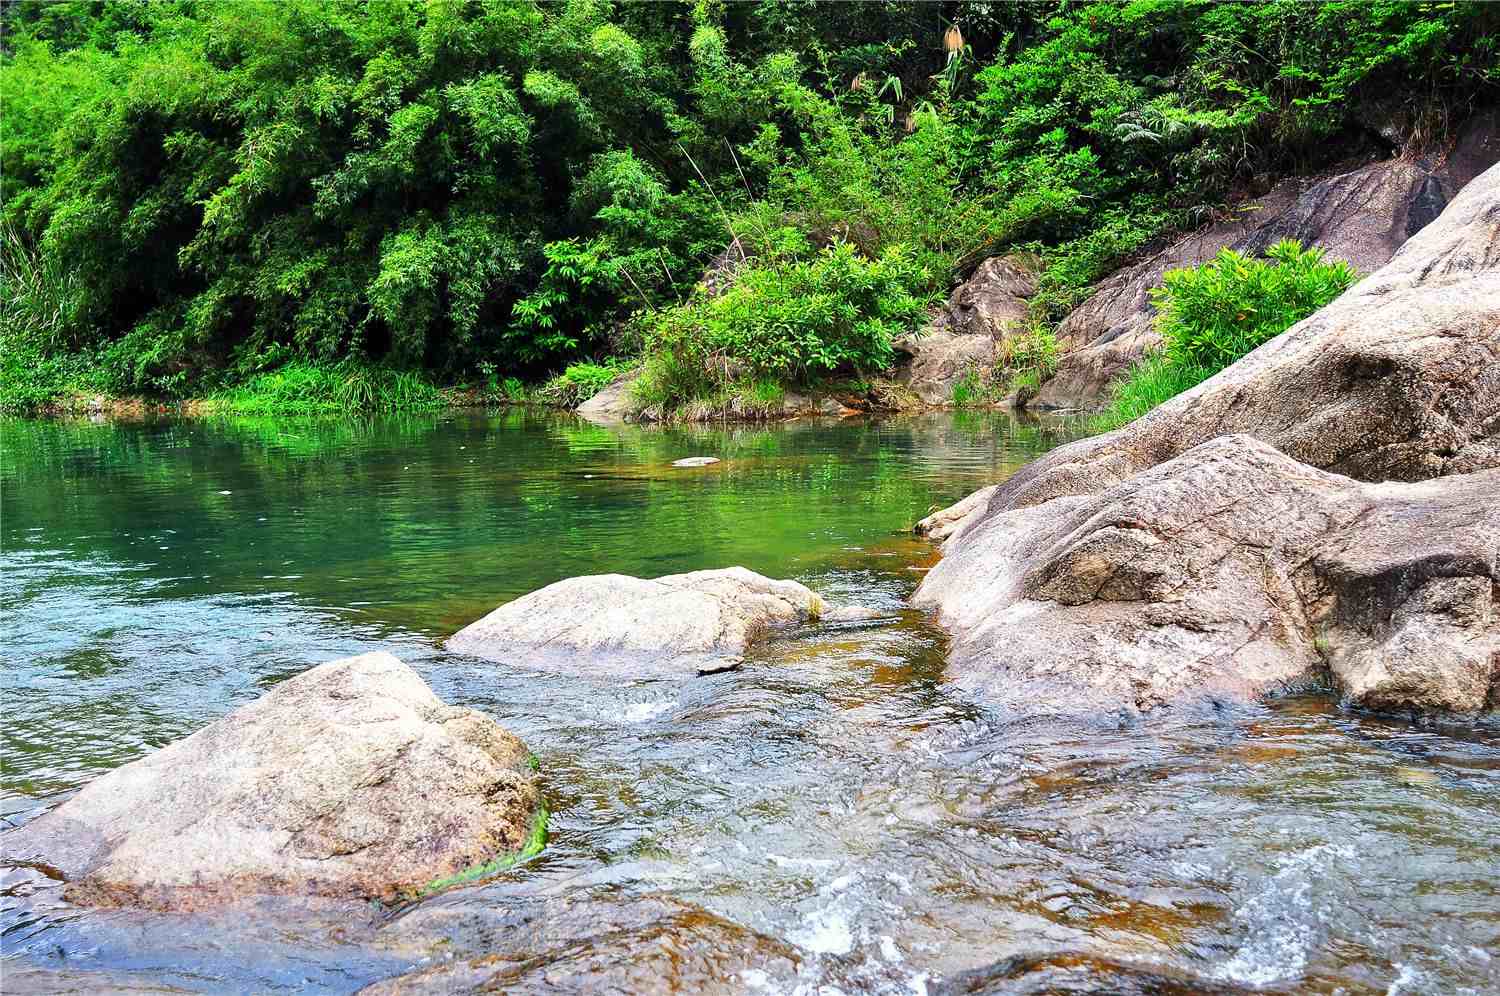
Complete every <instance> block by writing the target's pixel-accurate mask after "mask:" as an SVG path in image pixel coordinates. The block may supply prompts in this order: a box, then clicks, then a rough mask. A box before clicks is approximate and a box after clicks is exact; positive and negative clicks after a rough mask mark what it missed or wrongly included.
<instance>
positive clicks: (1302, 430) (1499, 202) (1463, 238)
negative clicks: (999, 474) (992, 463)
mask: <svg viewBox="0 0 1500 996" xmlns="http://www.w3.org/2000/svg"><path fill="white" fill-rule="evenodd" d="M1236 432H1242V433H1248V434H1250V435H1252V436H1255V437H1256V438H1258V439H1261V440H1263V441H1265V442H1267V443H1269V444H1271V445H1272V446H1274V447H1275V448H1276V449H1278V450H1280V451H1282V452H1283V453H1286V454H1287V455H1288V456H1291V457H1293V458H1295V459H1297V460H1300V461H1302V462H1303V463H1307V464H1311V465H1312V466H1314V467H1321V468H1324V469H1327V470H1332V471H1335V472H1337V473H1340V474H1346V475H1348V476H1350V477H1355V478H1359V479H1360V480H1372V481H1373V480H1391V479H1393V480H1404V481H1417V480H1424V479H1426V478H1430V477H1437V476H1440V475H1443V474H1454V473H1465V472H1469V471H1474V470H1481V469H1485V468H1489V467H1496V466H1500V166H1496V167H1492V168H1491V169H1490V170H1489V171H1488V172H1486V173H1485V174H1484V175H1483V176H1481V177H1479V178H1478V179H1476V180H1475V181H1474V182H1472V183H1471V184H1469V185H1468V186H1467V187H1465V188H1464V190H1463V192H1462V193H1461V194H1460V195H1459V196H1458V197H1457V198H1455V199H1454V201H1453V203H1452V204H1450V205H1449V206H1448V207H1447V208H1446V209H1445V210H1444V211H1443V214H1442V216H1441V217H1440V218H1439V219H1438V220H1437V221H1435V222H1433V223H1432V224H1430V225H1428V226H1427V227H1426V228H1424V229H1423V230H1422V231H1421V232H1419V233H1418V234H1417V235H1415V236H1413V237H1412V239H1411V240H1410V241H1409V242H1407V244H1406V245H1405V246H1403V247H1402V248H1401V250H1400V251H1399V252H1398V253H1397V254H1396V255H1395V257H1394V258H1393V259H1392V260H1391V261H1390V262H1389V263H1387V264H1386V265H1385V266H1384V267H1382V268H1381V269H1380V270H1378V271H1376V272H1375V273H1373V274H1371V275H1370V276H1369V277H1366V278H1365V279H1364V280H1362V281H1361V282H1360V283H1358V284H1356V285H1355V286H1354V287H1353V288H1351V289H1350V290H1348V291H1347V292H1345V293H1344V294H1343V296H1341V297H1340V298H1338V299H1337V300H1336V301H1334V302H1333V303H1332V304H1329V305H1328V306H1327V307H1325V308H1323V309H1321V310H1320V311H1318V312H1317V313H1316V314H1313V315H1312V316H1310V317H1308V318H1306V319H1304V320H1303V321H1301V322H1298V323H1297V324H1296V325H1294V326H1292V328H1290V329H1288V330H1287V331H1286V332H1285V333H1283V334H1282V335H1280V336H1278V337H1276V338H1275V339H1272V340H1271V341H1270V342H1267V343H1266V344H1265V345H1263V346H1261V347H1260V348H1259V349H1257V350H1255V351H1254V352H1252V353H1251V354H1250V355H1249V356H1246V357H1244V358H1243V359H1241V360H1240V361H1239V362H1238V363H1235V364H1233V365H1232V366H1230V367H1229V368H1227V369H1225V370H1223V371H1221V372H1220V373H1218V374H1217V375H1215V376H1214V377H1211V378H1209V379H1208V380H1207V381H1205V382H1203V383H1202V384H1200V385H1198V386H1197V387H1195V388H1193V389H1192V390H1190V391H1187V392H1185V393H1183V394H1181V395H1179V396H1178V397H1176V398H1173V399H1172V400H1170V401H1168V402H1166V403H1164V404H1162V405H1160V406H1159V407H1157V408H1156V409H1154V410H1152V411H1151V412H1149V413H1147V414H1146V415H1144V416H1142V417H1141V418H1139V419H1136V420H1135V421H1134V422H1131V423H1130V424H1129V425H1126V426H1124V427H1123V428H1120V429H1117V430H1115V431H1114V432H1111V433H1107V434H1105V435H1102V436H1097V437H1094V438H1092V439H1084V440H1079V441H1077V442H1074V443H1070V444H1068V445H1066V446H1062V447H1059V448H1058V449H1055V450H1053V451H1052V452H1050V453H1048V454H1047V455H1046V456H1044V457H1042V458H1041V459H1039V460H1036V461H1034V462H1032V463H1030V464H1028V465H1027V466H1026V467H1024V468H1023V469H1022V470H1020V471H1019V472H1018V473H1016V474H1015V475H1014V476H1012V477H1011V478H1009V479H1008V480H1006V481H1005V482H1004V483H1003V484H1001V485H1000V486H999V487H998V488H996V489H995V490H994V492H992V494H991V496H990V499H989V501H988V503H987V506H988V508H989V509H991V510H995V511H1001V510H1007V509H1011V508H1018V507H1020V506H1023V505H1034V504H1038V503H1040V502H1044V501H1048V500H1050V499H1052V498H1057V497H1060V496H1064V495H1077V494H1091V493H1094V492H1096V491H1099V490H1101V489H1103V488H1107V487H1109V486H1111V485H1113V484H1116V483H1118V482H1120V481H1124V480H1125V479H1127V478H1129V477H1131V476H1132V475H1134V474H1136V473H1138V472H1140V471H1142V470H1144V469H1146V468H1148V467H1151V466H1154V465H1155V464H1158V463H1160V462H1162V461H1164V460H1169V459H1171V458H1172V457H1174V456H1176V455H1178V454H1180V453H1183V452H1185V451H1186V450H1188V449H1190V448H1192V447H1194V446H1196V445H1198V444H1199V443H1202V442H1206V441H1207V440H1210V439H1213V438H1214V437H1216V436H1221V435H1224V434H1226V433H1236Z"/></svg>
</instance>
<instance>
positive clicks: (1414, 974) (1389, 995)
mask: <svg viewBox="0 0 1500 996" xmlns="http://www.w3.org/2000/svg"><path fill="white" fill-rule="evenodd" d="M1396 968H1397V969H1398V971H1397V972H1396V977H1395V978H1394V979H1392V980H1391V984H1390V986H1389V987H1388V988H1387V989H1386V991H1385V996H1397V994H1398V993H1403V992H1423V991H1424V990H1422V989H1418V988H1413V987H1415V986H1416V985H1417V984H1418V983H1419V982H1421V981H1422V973H1421V972H1419V971H1417V970H1416V969H1415V968H1412V967H1411V966H1410V965H1403V964H1402V963H1401V962H1399V961H1398V962H1396Z"/></svg>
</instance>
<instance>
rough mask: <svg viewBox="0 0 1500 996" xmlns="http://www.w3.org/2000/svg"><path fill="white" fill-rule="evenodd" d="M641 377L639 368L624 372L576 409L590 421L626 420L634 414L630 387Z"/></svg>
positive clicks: (604, 423)
mask: <svg viewBox="0 0 1500 996" xmlns="http://www.w3.org/2000/svg"><path fill="white" fill-rule="evenodd" d="M639 378H640V372H639V371H637V370H631V371H629V372H627V373H622V374H620V375H619V376H618V377H616V378H615V379H614V380H612V381H610V382H609V384H608V385H607V386H606V387H605V388H604V390H602V391H600V392H599V393H598V394H596V395H594V396H593V397H592V398H589V399H588V400H587V401H585V402H584V403H583V404H581V405H579V406H578V407H577V408H576V409H574V410H575V411H576V412H577V413H578V414H579V415H581V416H583V417H584V418H586V419H588V420H589V421H590V422H597V423H599V424H601V425H613V424H618V423H620V422H624V421H626V420H627V419H629V418H630V417H631V415H633V414H634V405H633V403H632V401H631V397H630V389H631V388H632V387H634V386H635V382H636V381H637V380H638V379H639Z"/></svg>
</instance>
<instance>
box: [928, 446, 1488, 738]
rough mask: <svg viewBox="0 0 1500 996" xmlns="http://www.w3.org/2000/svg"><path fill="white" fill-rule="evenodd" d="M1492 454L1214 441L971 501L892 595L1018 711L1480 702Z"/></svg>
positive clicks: (1483, 697) (974, 682)
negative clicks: (1469, 465) (1425, 469)
mask: <svg viewBox="0 0 1500 996" xmlns="http://www.w3.org/2000/svg"><path fill="white" fill-rule="evenodd" d="M1496 496H1500V470H1491V471H1486V472H1483V473H1477V474H1466V475H1459V476H1453V477H1445V478H1441V479H1439V480H1435V481H1428V482H1424V483H1419V484H1363V483H1360V482H1358V481H1355V480H1352V479H1350V478H1348V477H1342V476H1339V475H1336V474H1331V473H1327V472H1325V471H1321V470H1317V469H1315V468H1313V467H1309V466H1307V465H1305V464H1302V463H1299V462H1297V461H1296V460H1293V459H1291V458H1290V457H1287V456H1285V455H1283V454H1281V453H1278V452H1277V451H1276V450H1274V449H1272V448H1271V447H1270V446H1267V445H1266V444H1264V443H1262V442H1259V441H1257V440H1255V439H1252V438H1251V437H1249V436H1244V435H1233V436H1224V437H1221V438H1219V439H1215V440H1213V441H1211V442H1208V443H1204V444H1203V445H1200V446H1198V447H1195V448H1194V449H1191V450H1189V451H1188V452H1186V453H1183V454H1182V455H1180V456H1178V457H1175V458H1174V459H1171V460H1168V461H1166V462H1164V463H1161V464H1158V465H1156V466H1154V467H1151V468H1149V469H1146V470H1143V471H1141V472H1139V473H1137V474H1136V475H1135V476H1133V477H1131V478H1129V479H1127V480H1123V481H1120V482H1119V483H1117V484H1115V485H1114V486H1112V487H1108V488H1105V489H1103V490H1101V491H1100V492H1098V493H1097V494H1077V495H1064V496H1060V497H1055V498H1052V499H1051V500H1048V501H1046V502H1043V503H1040V504H1035V505H1026V506H1020V507H1015V508H1001V507H998V506H997V505H996V503H995V502H993V501H992V502H991V503H990V504H989V506H988V508H986V509H982V510H979V511H975V512H971V514H970V516H969V517H968V518H967V520H965V521H962V525H961V526H960V527H959V529H958V531H957V532H956V533H954V534H953V535H952V536H951V537H950V538H949V539H948V541H947V543H946V545H945V547H944V550H943V554H944V556H943V559H942V561H941V562H939V563H938V565H937V566H936V567H934V568H933V569H932V570H931V571H930V572H929V573H928V575H927V577H926V578H925V579H924V581H923V582H922V585H921V587H920V588H919V589H918V591H917V593H916V595H915V596H914V602H915V604H916V605H918V606H919V607H923V608H927V609H930V610H932V611H934V612H935V613H936V616H937V620H938V622H939V623H940V624H941V625H942V626H943V627H944V628H946V629H947V630H948V632H949V633H950V634H951V635H952V637H953V642H952V646H951V650H950V657H949V660H950V675H951V676H952V677H953V678H954V680H955V682H956V683H957V684H958V685H960V686H962V687H966V688H968V689H970V690H972V691H975V692H977V693H980V694H981V695H982V696H983V697H986V698H988V699H991V700H993V701H997V702H999V703H1000V704H1004V705H1009V706H1012V707H1015V708H1018V709H1024V710H1028V711H1034V710H1039V709H1040V710H1051V711H1063V712H1073V711H1078V710H1105V711H1112V710H1116V709H1121V708H1123V709H1125V710H1127V711H1128V710H1144V709H1149V708H1151V707H1153V706H1156V705H1160V704H1163V703H1167V702H1172V701H1174V700H1178V699H1181V698H1184V697H1205V696H1207V697H1214V698H1222V699H1246V698H1251V697H1254V696H1257V695H1261V694H1264V693H1266V692H1271V691H1276V690H1279V689H1283V688H1286V687H1289V686H1294V685H1297V684H1299V683H1301V682H1304V681H1306V680H1308V679H1310V678H1318V677H1320V676H1321V675H1323V674H1324V673H1328V674H1331V677H1332V680H1333V682H1334V683H1335V685H1336V686H1337V687H1338V688H1339V689H1340V690H1341V691H1342V693H1343V694H1344V696H1345V698H1346V699H1347V700H1348V701H1349V702H1351V703H1353V704H1356V705H1360V706H1366V707H1371V708H1376V709H1388V710H1407V709H1411V710H1426V709H1434V710H1446V711H1453V712H1474V711H1477V710H1481V709H1484V708H1486V706H1487V704H1488V705H1489V706H1494V705H1497V704H1500V587H1497V581H1500V573H1497V566H1500V565H1497V560H1500V501H1497V497H1496Z"/></svg>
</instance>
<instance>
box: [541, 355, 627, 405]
mask: <svg viewBox="0 0 1500 996" xmlns="http://www.w3.org/2000/svg"><path fill="white" fill-rule="evenodd" d="M621 369H623V368H622V367H621V366H620V365H618V364H615V363H606V364H602V365H601V364H598V363H574V364H573V365H572V366H570V367H568V369H566V370H564V371H563V372H562V373H560V374H558V375H557V376H556V377H553V378H552V379H551V380H549V381H548V382H547V383H546V385H545V386H544V387H543V388H542V390H541V397H542V400H543V401H546V402H547V403H548V404H551V405H557V406H558V407H560V408H576V407H578V406H579V405H581V404H583V403H584V402H585V401H587V400H588V399H590V398H592V397H593V396H594V395H596V394H598V393H599V392H600V391H602V390H604V389H605V388H606V387H608V386H609V384H610V382H611V381H612V380H614V379H615V378H616V377H617V376H619V374H620V371H621Z"/></svg>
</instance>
